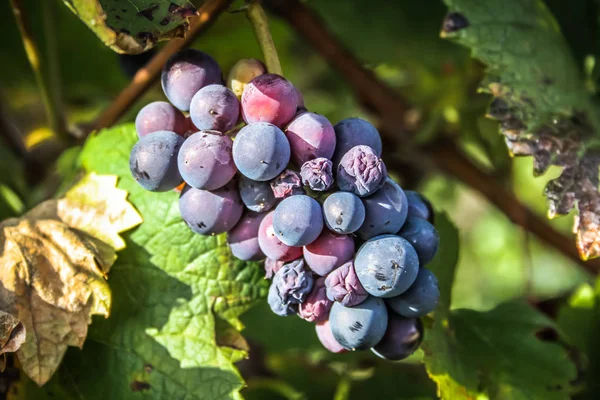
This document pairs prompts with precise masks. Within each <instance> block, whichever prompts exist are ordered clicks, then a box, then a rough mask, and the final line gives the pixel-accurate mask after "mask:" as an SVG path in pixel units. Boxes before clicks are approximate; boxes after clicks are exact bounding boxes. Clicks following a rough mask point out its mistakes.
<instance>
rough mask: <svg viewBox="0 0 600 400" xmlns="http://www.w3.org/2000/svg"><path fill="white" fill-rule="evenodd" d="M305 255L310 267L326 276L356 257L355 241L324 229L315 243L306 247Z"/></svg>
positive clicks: (318, 273)
mask: <svg viewBox="0 0 600 400" xmlns="http://www.w3.org/2000/svg"><path fill="white" fill-rule="evenodd" d="M303 254H304V260H305V261H306V264H308V267H309V268H310V269H311V270H312V271H313V272H314V273H315V274H317V275H320V276H325V275H327V274H328V273H330V272H331V271H333V270H334V269H335V268H337V267H339V266H341V265H342V264H344V263H345V262H346V261H349V260H351V259H352V258H353V257H354V239H353V238H352V237H351V236H348V235H338V234H336V233H333V232H331V231H330V230H329V229H323V232H321V234H320V235H319V237H318V238H317V239H316V240H315V241H314V242H312V243H310V244H307V245H306V246H304V249H303Z"/></svg>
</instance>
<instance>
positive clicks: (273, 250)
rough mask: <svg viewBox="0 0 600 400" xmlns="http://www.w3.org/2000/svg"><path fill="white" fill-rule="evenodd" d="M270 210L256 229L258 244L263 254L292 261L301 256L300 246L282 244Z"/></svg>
mask: <svg viewBox="0 0 600 400" xmlns="http://www.w3.org/2000/svg"><path fill="white" fill-rule="evenodd" d="M274 213H275V212H274V211H271V212H270V213H268V214H267V215H266V216H265V218H264V219H263V220H262V222H261V223H260V227H259V229H258V245H259V246H260V249H261V250H262V252H263V253H265V255H266V256H267V257H269V258H271V259H273V260H275V261H292V260H296V259H298V258H300V257H302V248H301V247H291V246H288V245H286V244H283V243H282V242H281V241H280V240H279V239H278V238H277V236H275V229H274V228H273V214H274Z"/></svg>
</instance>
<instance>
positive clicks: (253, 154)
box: [233, 122, 290, 181]
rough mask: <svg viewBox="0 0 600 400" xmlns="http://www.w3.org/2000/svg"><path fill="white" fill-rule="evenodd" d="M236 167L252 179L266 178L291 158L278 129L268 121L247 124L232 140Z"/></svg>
mask: <svg viewBox="0 0 600 400" xmlns="http://www.w3.org/2000/svg"><path fill="white" fill-rule="evenodd" d="M233 160H234V162H235V165H236V166H237V168H238V170H239V171H240V172H241V173H242V174H244V175H245V176H246V177H248V178H250V179H252V180H255V181H268V180H271V179H273V178H275V177H276V176H277V175H279V174H280V173H281V172H283V170H284V169H285V167H286V166H287V165H288V163H289V162H290V143H289V142H288V140H287V138H286V137H285V134H284V133H283V131H282V130H281V129H279V128H278V127H276V126H275V125H273V124H270V123H267V122H257V123H253V124H249V125H246V126H245V127H243V128H242V129H241V130H240V131H239V133H238V134H237V136H236V138H235V141H234V142H233Z"/></svg>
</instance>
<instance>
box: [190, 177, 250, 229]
mask: <svg viewBox="0 0 600 400" xmlns="http://www.w3.org/2000/svg"><path fill="white" fill-rule="evenodd" d="M243 210H244V207H243V206H242V202H241V201H240V197H239V195H238V192H237V190H236V188H235V185H234V184H232V183H229V184H227V185H225V186H223V187H222V188H220V189H217V190H212V191H208V190H200V189H194V188H192V187H190V186H186V187H185V188H184V189H183V191H182V192H181V196H180V197H179V211H180V213H181V217H182V218H183V220H184V221H185V222H186V223H187V225H188V226H189V227H190V229H191V230H192V231H194V232H196V233H198V234H200V235H216V234H219V233H223V232H227V231H229V230H231V229H233V227H234V226H235V225H236V224H237V223H238V221H239V220H240V217H241V216H242V211H243Z"/></svg>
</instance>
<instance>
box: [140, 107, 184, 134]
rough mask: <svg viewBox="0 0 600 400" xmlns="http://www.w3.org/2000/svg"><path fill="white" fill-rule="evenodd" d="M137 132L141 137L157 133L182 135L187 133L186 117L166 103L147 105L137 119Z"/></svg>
mask: <svg viewBox="0 0 600 400" xmlns="http://www.w3.org/2000/svg"><path fill="white" fill-rule="evenodd" d="M135 130H136V132H137V134H138V136H139V137H142V136H146V135H147V134H149V133H152V132H157V131H171V132H175V133H177V134H180V135H182V134H183V133H185V131H187V121H186V119H185V116H184V115H183V114H182V113H181V111H179V110H178V109H176V108H175V107H173V106H172V105H171V104H169V103H167V102H166V101H154V102H152V103H150V104H147V105H145V106H144V107H143V108H142V109H141V110H140V112H139V113H138V115H137V116H136V117H135Z"/></svg>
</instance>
